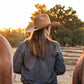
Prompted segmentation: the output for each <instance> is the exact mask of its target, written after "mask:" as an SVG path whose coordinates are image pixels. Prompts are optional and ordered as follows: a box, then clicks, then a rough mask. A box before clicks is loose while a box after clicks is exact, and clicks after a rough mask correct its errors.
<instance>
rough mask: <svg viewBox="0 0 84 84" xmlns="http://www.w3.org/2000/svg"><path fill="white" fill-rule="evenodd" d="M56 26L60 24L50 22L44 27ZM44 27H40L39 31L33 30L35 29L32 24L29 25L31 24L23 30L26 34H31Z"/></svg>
mask: <svg viewBox="0 0 84 84" xmlns="http://www.w3.org/2000/svg"><path fill="white" fill-rule="evenodd" d="M58 25H60V22H57V21H56V22H52V23H51V24H48V25H46V26H44V27H47V26H58ZM44 27H41V28H39V29H35V27H34V24H33V23H31V24H29V25H28V26H27V27H26V28H25V31H26V32H27V33H29V32H33V31H37V30H40V29H42V28H44Z"/></svg>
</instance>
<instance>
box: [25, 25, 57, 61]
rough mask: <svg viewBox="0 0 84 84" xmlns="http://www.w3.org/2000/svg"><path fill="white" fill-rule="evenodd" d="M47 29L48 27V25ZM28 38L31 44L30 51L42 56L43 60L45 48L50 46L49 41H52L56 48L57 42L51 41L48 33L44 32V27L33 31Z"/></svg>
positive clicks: (38, 56) (39, 56)
mask: <svg viewBox="0 0 84 84" xmlns="http://www.w3.org/2000/svg"><path fill="white" fill-rule="evenodd" d="M46 29H48V27H47V28H46ZM28 40H29V44H30V52H31V53H32V54H33V55H34V56H35V57H37V58H41V59H42V60H44V55H45V50H46V49H47V47H48V48H49V47H50V45H49V43H51V44H52V45H53V46H54V48H55V49H56V47H55V44H54V43H53V42H50V41H49V40H50V38H47V36H46V34H45V33H44V28H43V29H40V30H38V31H34V32H32V33H31V34H30V37H29V38H28ZM26 44H27V43H26ZM49 49H50V48H49ZM50 51H51V49H50Z"/></svg>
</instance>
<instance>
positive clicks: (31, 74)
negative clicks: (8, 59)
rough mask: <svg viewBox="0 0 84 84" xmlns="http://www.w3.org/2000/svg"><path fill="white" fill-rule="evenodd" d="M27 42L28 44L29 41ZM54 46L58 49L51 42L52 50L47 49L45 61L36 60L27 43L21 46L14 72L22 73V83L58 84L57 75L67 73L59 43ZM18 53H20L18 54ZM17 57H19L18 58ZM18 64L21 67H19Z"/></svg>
mask: <svg viewBox="0 0 84 84" xmlns="http://www.w3.org/2000/svg"><path fill="white" fill-rule="evenodd" d="M26 42H27V44H28V40H27V41H26ZM53 44H54V45H55V46H56V49H55V46H54V45H52V42H51V41H50V43H49V45H50V47H51V48H49V47H47V49H46V51H45V55H44V60H42V59H40V58H36V57H35V56H33V55H32V54H31V52H30V45H29V44H28V49H27V48H26V44H25V42H22V43H21V44H20V46H19V48H18V49H17V51H16V54H15V57H14V59H15V60H14V61H16V62H14V71H15V72H16V73H21V75H22V82H25V83H26V82H33V84H50V83H52V84H57V77H56V75H60V74H63V73H64V72H65V65H64V60H63V57H62V53H61V49H60V45H59V43H57V42H53ZM18 51H19V53H17V52H18ZM20 51H21V52H22V53H21V54H20ZM23 53H24V55H23ZM17 55H19V56H18V58H17ZM40 56H41V55H40ZM23 59H24V60H23ZM18 61H19V62H18ZM21 61H23V62H21ZM18 63H21V64H18ZM16 64H18V65H20V66H19V67H18V66H17V65H16ZM31 84H32V83H31Z"/></svg>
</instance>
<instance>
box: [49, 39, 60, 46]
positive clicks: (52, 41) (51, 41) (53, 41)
mask: <svg viewBox="0 0 84 84" xmlns="http://www.w3.org/2000/svg"><path fill="white" fill-rule="evenodd" d="M49 42H50V43H52V44H54V45H56V46H57V45H59V42H58V41H55V40H49Z"/></svg>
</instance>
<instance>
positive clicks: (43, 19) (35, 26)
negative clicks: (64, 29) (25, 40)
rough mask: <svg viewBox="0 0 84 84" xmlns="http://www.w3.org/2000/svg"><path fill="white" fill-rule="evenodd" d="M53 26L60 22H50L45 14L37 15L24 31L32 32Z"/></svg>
mask: <svg viewBox="0 0 84 84" xmlns="http://www.w3.org/2000/svg"><path fill="white" fill-rule="evenodd" d="M53 25H60V22H51V21H50V18H49V16H48V15H47V14H39V15H36V16H35V17H34V19H33V23H32V24H29V25H28V26H27V27H26V29H25V31H26V32H32V31H36V30H39V29H42V28H45V27H47V26H53Z"/></svg>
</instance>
